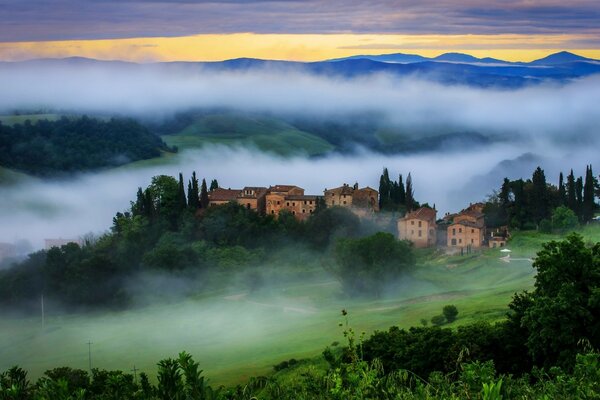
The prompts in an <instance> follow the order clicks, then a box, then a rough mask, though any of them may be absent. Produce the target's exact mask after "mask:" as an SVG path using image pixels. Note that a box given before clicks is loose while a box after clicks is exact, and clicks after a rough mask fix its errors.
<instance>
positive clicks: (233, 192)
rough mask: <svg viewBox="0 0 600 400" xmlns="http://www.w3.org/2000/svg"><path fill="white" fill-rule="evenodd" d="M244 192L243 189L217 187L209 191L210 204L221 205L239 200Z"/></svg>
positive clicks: (211, 205)
mask: <svg viewBox="0 0 600 400" xmlns="http://www.w3.org/2000/svg"><path fill="white" fill-rule="evenodd" d="M241 193H242V190H241V189H223V188H216V189H213V190H211V191H210V192H208V206H209V207H214V206H220V205H222V204H227V203H229V202H232V201H237V198H238V196H240V195H241Z"/></svg>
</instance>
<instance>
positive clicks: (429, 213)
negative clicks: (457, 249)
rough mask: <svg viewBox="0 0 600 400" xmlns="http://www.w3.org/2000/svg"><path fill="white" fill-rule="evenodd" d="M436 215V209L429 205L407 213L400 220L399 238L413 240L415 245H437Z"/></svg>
mask: <svg viewBox="0 0 600 400" xmlns="http://www.w3.org/2000/svg"><path fill="white" fill-rule="evenodd" d="M435 216H436V211H435V210H434V209H433V208H429V207H421V208H419V209H417V210H415V211H412V212H410V213H408V214H406V215H405V216H404V217H403V218H400V219H399V220H398V238H399V239H400V240H408V241H410V242H412V243H413V244H414V245H415V247H431V246H435V245H436V234H437V232H436V231H437V225H436V222H435V218H436V217H435Z"/></svg>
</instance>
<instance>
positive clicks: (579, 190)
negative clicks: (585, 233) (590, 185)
mask: <svg viewBox="0 0 600 400" xmlns="http://www.w3.org/2000/svg"><path fill="white" fill-rule="evenodd" d="M575 198H576V199H577V200H576V203H577V204H576V206H575V208H576V210H577V211H575V214H577V216H578V217H579V220H580V221H583V178H582V177H579V178H577V181H575Z"/></svg>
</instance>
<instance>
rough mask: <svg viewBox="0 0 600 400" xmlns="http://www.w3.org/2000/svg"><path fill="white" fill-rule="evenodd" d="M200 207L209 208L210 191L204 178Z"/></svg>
mask: <svg viewBox="0 0 600 400" xmlns="http://www.w3.org/2000/svg"><path fill="white" fill-rule="evenodd" d="M200 207H202V208H207V207H208V189H207V188H206V179H204V178H202V187H201V188H200Z"/></svg>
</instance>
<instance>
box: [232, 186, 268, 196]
mask: <svg viewBox="0 0 600 400" xmlns="http://www.w3.org/2000/svg"><path fill="white" fill-rule="evenodd" d="M247 191H249V192H253V193H254V194H246V192H247ZM266 192H267V188H266V187H260V186H246V187H245V188H243V189H242V191H241V193H240V194H239V195H238V198H246V199H255V198H257V197H260V196H262V195H264V194H265V193H266Z"/></svg>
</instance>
